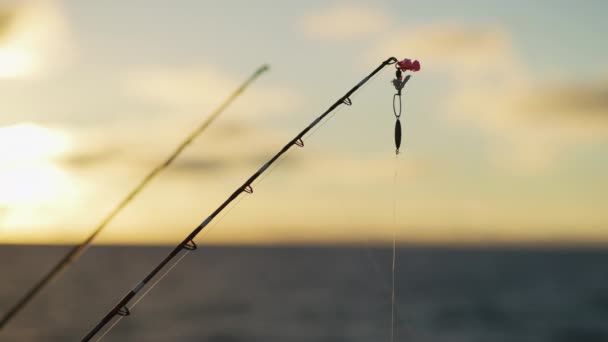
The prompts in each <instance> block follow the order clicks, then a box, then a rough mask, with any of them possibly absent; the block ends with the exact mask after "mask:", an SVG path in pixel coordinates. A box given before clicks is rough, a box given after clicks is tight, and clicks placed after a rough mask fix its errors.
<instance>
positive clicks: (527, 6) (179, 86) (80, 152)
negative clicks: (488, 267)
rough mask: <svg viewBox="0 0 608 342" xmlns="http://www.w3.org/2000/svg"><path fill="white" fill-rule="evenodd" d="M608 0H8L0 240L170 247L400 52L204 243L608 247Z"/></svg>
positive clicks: (1, 36)
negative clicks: (196, 134)
mask: <svg viewBox="0 0 608 342" xmlns="http://www.w3.org/2000/svg"><path fill="white" fill-rule="evenodd" d="M607 10H608V4H606V3H605V2H603V1H587V2H584V3H581V4H574V3H572V2H567V1H536V2H533V3H530V2H527V1H509V2H504V1H460V2H452V1H439V0H437V1H425V2H413V1H367V2H366V1H353V2H346V1H336V2H331V1H298V2H296V1H281V2H278V1H257V2H255V4H253V3H251V2H248V1H223V2H221V3H220V2H210V1H194V0H192V1H171V2H168V1H156V0H146V1H143V0H141V1H129V2H124V1H98V2H93V1H75V0H74V1H50V0H49V1H43V0H41V1H7V0H0V243H75V242H79V241H81V240H82V239H83V238H85V237H86V236H87V235H88V234H89V233H90V231H91V229H92V228H93V227H94V226H95V225H96V224H97V223H98V222H99V221H101V219H102V218H103V217H104V215H105V214H107V213H108V212H109V211H110V210H111V208H112V207H113V206H114V205H115V204H116V203H117V202H118V201H119V200H120V199H121V198H122V197H123V196H124V195H126V194H127V193H128V192H129V190H130V189H131V188H132V187H133V186H134V185H136V184H137V183H138V182H139V180H140V179H141V178H142V177H143V176H144V175H145V174H146V173H147V172H148V171H149V170H150V169H151V168H152V167H154V166H155V164H156V163H158V162H160V161H162V160H164V159H165V158H166V156H167V155H168V154H169V153H170V152H171V151H172V149H173V148H174V147H175V146H176V145H177V144H178V143H179V142H180V141H181V139H183V137H184V136H185V135H186V134H188V133H189V132H190V131H191V130H192V129H193V128H194V127H196V126H197V125H198V123H200V122H202V121H203V120H204V119H205V117H206V116H207V115H209V114H210V113H211V112H212V110H213V109H214V108H215V107H217V106H218V105H219V104H220V103H221V102H222V100H223V99H224V98H225V97H226V96H228V95H229V94H230V92H231V91H232V90H233V89H235V88H236V87H237V86H238V85H239V84H240V83H241V82H242V81H243V80H244V79H245V78H246V77H248V76H249V75H250V74H251V73H252V72H253V71H254V70H255V69H256V68H257V67H259V66H260V65H262V64H264V63H268V64H270V65H271V70H270V72H269V73H267V74H265V75H263V76H262V77H261V78H260V79H259V80H258V81H256V83H255V84H254V85H253V86H252V87H251V88H250V90H248V91H247V92H246V93H245V94H244V95H243V96H242V97H240V98H239V99H238V100H237V101H236V102H235V103H234V105H233V106H231V107H230V108H229V109H228V110H227V111H226V112H225V113H224V114H223V115H222V117H221V118H220V119H219V120H218V121H217V122H216V123H214V124H213V125H212V126H211V127H210V128H209V129H208V130H207V131H206V132H205V133H204V134H203V135H202V136H201V137H200V138H199V139H197V140H196V142H195V143H194V144H193V145H192V146H191V147H189V148H188V149H187V150H186V152H185V153H184V154H183V155H182V156H181V157H180V158H179V159H178V160H177V161H176V163H175V165H173V166H172V167H171V168H170V169H169V170H167V171H165V172H164V173H163V174H162V175H161V176H160V177H159V178H158V179H156V180H155V181H154V182H153V183H152V184H150V186H149V187H148V188H147V189H146V190H145V191H144V192H143V193H142V194H141V195H140V196H139V198H138V199H137V200H136V201H135V202H134V203H133V204H132V205H131V206H130V207H128V208H127V209H126V210H125V211H124V212H123V213H121V215H120V216H119V217H117V218H116V219H115V220H114V222H113V223H112V224H111V225H110V226H108V227H107V228H106V229H105V230H104V231H103V233H102V234H100V235H99V237H98V238H97V239H96V242H97V243H155V244H156V243H169V244H171V243H174V242H175V243H177V242H178V241H180V240H181V239H182V238H183V236H185V235H186V234H188V233H189V232H190V231H191V230H192V229H193V228H194V227H196V226H197V225H198V224H199V223H200V222H201V221H203V220H204V219H205V218H206V217H207V216H208V215H209V214H210V213H211V212H212V211H213V210H214V209H215V208H216V207H217V206H218V205H219V204H221V203H222V202H223V201H224V200H225V199H226V198H227V197H228V196H229V195H230V194H231V193H232V192H233V191H234V190H235V189H236V188H237V187H238V186H240V185H241V184H242V183H243V182H244V181H245V180H246V179H247V178H248V177H249V175H251V174H252V173H253V172H254V171H256V170H257V169H258V168H259V167H260V166H261V165H263V164H264V162H265V161H266V160H267V159H269V158H270V157H271V156H272V155H274V153H276V151H278V150H279V149H280V148H281V147H282V146H283V145H284V144H285V143H286V142H288V141H289V140H290V139H291V138H292V137H294V136H295V135H296V134H297V133H298V132H300V131H301V130H302V129H303V128H304V127H306V126H307V125H308V124H309V123H310V122H311V121H312V120H314V118H316V117H317V116H318V115H319V114H320V113H321V112H323V111H324V110H325V109H326V108H327V107H329V106H330V105H331V104H332V103H333V102H334V101H336V100H337V99H338V98H340V97H341V96H342V95H343V94H344V93H345V92H346V91H347V90H349V89H350V88H351V87H353V86H354V85H355V84H357V83H358V82H359V81H360V80H361V79H362V78H363V77H364V76H365V75H367V74H368V73H369V72H371V70H373V69H374V68H375V67H376V66H378V65H379V64H380V63H381V62H382V61H383V60H385V59H386V58H388V57H391V56H395V57H397V58H399V59H402V58H413V59H418V60H420V62H421V65H422V70H421V71H420V72H418V73H416V74H414V75H413V76H412V79H411V80H410V82H409V83H408V84H407V86H406V88H405V91H404V103H403V106H404V115H403V118H402V124H403V125H404V140H403V144H402V153H401V154H400V155H399V156H398V157H395V153H394V144H393V127H394V121H395V119H394V116H393V113H392V96H393V93H394V88H392V85H391V83H390V81H391V79H392V78H393V77H394V69H392V68H386V69H385V70H384V72H383V73H381V74H380V75H378V76H377V77H376V78H374V79H373V80H371V81H370V82H369V83H368V84H367V85H366V86H365V87H363V88H362V89H361V90H360V91H359V92H358V93H356V94H355V95H354V96H353V97H352V100H353V106H350V107H347V108H341V109H340V110H339V111H337V112H336V114H335V115H333V116H332V117H331V119H330V120H328V121H326V122H324V123H323V124H322V127H321V128H320V129H319V130H317V131H315V132H314V134H313V135H310V136H307V137H306V139H305V140H306V141H305V142H306V146H305V148H304V149H294V150H291V151H290V152H289V153H288V154H287V155H286V156H285V157H284V158H282V159H281V160H280V162H279V163H278V165H277V166H276V168H273V169H272V170H271V172H269V173H268V176H267V177H263V178H262V180H261V181H260V182H258V183H256V184H254V190H255V192H254V194H252V195H247V196H243V197H242V200H240V201H239V202H238V204H237V205H236V206H234V207H233V208H232V207H231V208H230V210H229V211H228V214H226V215H225V216H222V218H221V219H220V220H218V221H217V222H213V223H212V224H211V225H210V227H209V228H210V229H206V231H207V232H206V233H205V236H204V237H201V238H200V240H201V241H203V242H204V243H230V244H282V243H289V244H298V243H328V244H334V243H346V244H352V243H367V244H369V243H386V242H388V241H390V240H391V239H392V236H393V233H394V234H395V235H396V237H397V239H398V240H399V241H400V242H402V243H411V244H417V243H432V244H482V245H494V244H511V243H515V244H519V243H525V244H606V243H608V230H607V229H606V228H608V198H607V196H606V195H605V194H606V193H608V178H607V177H606V174H608V154H607V153H606V150H607V149H608V63H607V62H606V60H608V59H607V58H606V56H607V53H608V45H606V44H605V43H604V35H605V32H608V23H606V21H605V20H604V17H603V16H604V14H605V13H606V11H607Z"/></svg>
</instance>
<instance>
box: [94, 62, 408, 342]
mask: <svg viewBox="0 0 608 342" xmlns="http://www.w3.org/2000/svg"><path fill="white" fill-rule="evenodd" d="M397 62H398V60H397V59H396V58H394V57H391V58H389V59H387V60H385V61H384V62H382V63H381V64H380V65H379V66H378V67H376V69H374V70H373V71H372V72H371V73H370V74H369V75H368V76H367V77H365V78H364V79H363V80H361V81H360V82H359V83H358V84H356V85H355V86H354V87H353V88H352V89H351V90H349V91H348V92H346V94H344V95H343V96H342V97H340V98H339V99H338V100H337V101H336V102H335V103H334V104H332V105H331V106H330V107H329V108H328V109H327V110H326V111H325V112H323V113H322V114H321V115H320V116H319V117H317V118H316V119H315V120H313V121H312V123H310V124H309V125H308V126H307V127H306V128H304V129H303V130H302V131H301V132H300V133H299V134H297V135H296V136H295V137H294V138H293V139H292V140H290V141H289V142H288V143H287V144H286V145H285V146H283V148H282V149H281V150H279V151H278V152H277V153H276V154H275V155H274V156H273V157H272V158H270V159H269V160H268V161H267V162H266V163H265V164H264V165H262V167H261V168H260V169H259V170H258V171H257V172H255V173H254V174H253V175H251V176H250V177H249V178H248V179H247V180H246V181H245V182H244V183H243V184H242V185H241V186H240V187H238V188H237V189H236V190H235V191H234V192H233V193H232V194H231V195H230V196H229V197H228V198H227V199H226V200H225V201H224V202H223V203H222V204H221V205H220V206H219V207H218V208H217V209H215V210H214V211H213V212H212V213H211V214H210V215H209V216H208V217H207V218H206V219H205V220H204V221H203V222H201V223H200V224H199V225H198V226H197V227H196V228H194V230H193V231H192V232H191V233H190V234H188V235H187V236H186V237H185V238H184V239H183V240H182V241H181V242H180V243H179V244H177V246H176V247H175V248H174V249H173V250H172V251H171V252H170V253H169V254H168V255H167V256H166V257H165V258H164V259H163V260H162V261H161V262H160V263H159V264H158V265H156V266H155V267H154V268H153V269H152V271H150V272H149V273H148V275H147V276H146V277H144V278H143V279H142V281H141V282H140V283H138V284H137V285H136V286H135V287H134V288H133V289H132V290H130V291H129V292H128V293H127V294H126V295H125V296H124V297H123V298H122V299H121V300H120V301H119V302H118V303H117V304H116V305H115V306H114V307H113V308H112V309H111V310H110V311H109V312H108V313H107V314H106V315H105V316H104V317H103V318H102V319H101V320H100V321H99V322H98V323H97V325H95V326H94V327H93V328H92V329H91V330H90V331H89V332H88V333H87V335H85V337H84V338H83V339H82V341H89V340H91V339H92V338H93V337H94V336H95V335H96V334H97V333H98V332H99V331H101V330H102V329H103V328H104V326H106V325H107V324H108V323H110V322H111V321H112V320H113V318H114V317H115V316H116V315H119V316H128V315H129V314H130V312H129V310H128V305H129V302H130V301H131V300H133V299H134V298H135V297H136V296H137V294H138V292H140V291H141V290H142V289H143V288H145V287H146V286H148V283H149V282H150V281H151V280H152V279H154V278H155V277H156V276H157V275H158V274H159V273H160V272H161V271H162V270H163V269H164V268H165V266H167V265H169V263H170V262H171V260H172V259H174V258H175V257H176V256H178V254H179V253H180V252H181V251H182V250H184V249H185V250H188V251H193V250H196V249H197V248H198V247H197V245H196V243H195V242H194V239H195V238H196V237H197V235H198V234H199V233H201V231H202V230H203V229H205V228H206V227H207V226H208V225H209V224H210V223H211V222H212V221H213V220H214V219H215V218H216V217H218V215H220V214H221V213H222V212H224V210H225V209H227V207H229V206H230V204H232V203H233V202H234V201H235V200H236V199H237V198H239V197H242V196H241V195H242V194H243V193H246V194H253V187H252V184H253V183H256V184H258V183H259V181H261V180H262V179H263V178H261V177H260V176H262V175H263V174H264V173H265V172H266V171H268V169H274V168H271V166H273V164H274V166H275V167H276V165H277V164H278V163H277V164H275V162H277V161H280V159H281V157H282V156H283V154H285V153H286V152H287V151H289V150H290V148H292V147H293V146H294V145H296V146H298V147H304V141H303V139H304V138H305V137H307V135H308V133H309V132H310V131H311V130H312V129H313V128H315V126H317V125H318V124H322V123H323V121H324V119H326V118H327V117H328V115H329V114H331V113H332V112H333V111H334V110H336V109H339V107H341V106H342V105H348V106H350V105H352V100H351V98H350V96H351V95H353V94H354V93H355V92H356V91H357V90H358V89H359V88H361V87H362V86H363V85H365V84H366V83H367V82H368V81H369V80H370V79H372V78H373V77H374V76H375V75H376V74H377V73H378V72H380V71H381V70H382V69H383V68H384V67H386V66H388V65H393V64H396V63H397ZM399 63H402V62H399ZM311 133H312V132H311ZM256 181H257V182H256ZM236 203H238V201H237V202H236ZM236 203H235V205H236ZM233 207H234V206H233ZM228 209H230V208H228ZM224 216H225V214H224ZM216 222H217V220H216Z"/></svg>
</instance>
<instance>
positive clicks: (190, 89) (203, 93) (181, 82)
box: [125, 65, 300, 120]
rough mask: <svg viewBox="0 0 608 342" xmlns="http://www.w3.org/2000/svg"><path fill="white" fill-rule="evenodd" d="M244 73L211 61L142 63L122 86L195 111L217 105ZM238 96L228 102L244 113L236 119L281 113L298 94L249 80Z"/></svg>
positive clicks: (138, 94) (297, 99)
mask: <svg viewBox="0 0 608 342" xmlns="http://www.w3.org/2000/svg"><path fill="white" fill-rule="evenodd" d="M244 76H245V75H234V74H232V73H229V72H227V71H225V70H222V69H219V68H217V67H214V66H211V65H194V66H186V67H176V66H158V67H144V68H140V69H139V70H135V71H133V72H131V73H130V74H129V75H128V76H127V78H126V80H125V89H126V92H127V93H128V94H129V95H131V96H133V97H136V98H138V99H140V100H143V101H146V102H147V103H151V104H154V105H158V106H162V107H163V108H166V109H168V110H171V111H177V112H180V113H193V112H194V113H199V112H200V111H201V110H202V111H205V110H207V111H208V110H211V109H213V108H215V107H217V106H218V105H219V104H220V101H222V99H224V98H226V97H227V96H228V95H230V94H231V93H232V92H233V91H234V90H235V89H236V87H237V86H238V85H239V84H241V82H242V81H243V80H244ZM262 77H263V76H262ZM258 82H260V81H258ZM242 97H243V98H245V97H246V98H247V99H248V101H244V100H243V99H239V100H238V101H235V103H234V105H233V106H231V108H233V109H234V110H236V111H239V112H240V113H241V114H243V115H245V117H243V116H242V115H241V116H240V117H239V120H242V119H243V118H244V119H247V118H249V119H252V118H259V117H260V116H264V115H272V114H277V113H284V112H285V111H288V110H293V109H294V107H295V106H297V105H298V103H299V102H300V97H299V95H298V94H297V93H296V92H295V91H294V90H292V89H290V88H289V87H287V86H284V85H269V84H264V85H262V84H260V83H257V84H253V85H252V86H251V88H249V89H248V90H247V92H246V93H244V94H243V95H242Z"/></svg>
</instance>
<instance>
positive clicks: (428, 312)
mask: <svg viewBox="0 0 608 342" xmlns="http://www.w3.org/2000/svg"><path fill="white" fill-rule="evenodd" d="M170 249H171V247H169V246H167V247H93V248H91V250H89V252H88V253H86V254H85V255H84V256H83V257H82V258H81V259H80V260H79V261H78V262H77V263H76V264H75V265H74V267H72V268H71V269H69V270H68V271H67V272H65V273H64V275H63V276H62V277H61V278H60V279H58V280H57V281H55V282H54V283H53V284H52V285H51V286H50V287H48V288H47V289H46V290H45V291H44V292H43V293H42V295H40V296H39V297H38V298H37V299H35V300H34V301H33V302H32V303H31V304H30V305H29V306H28V307H27V308H26V309H25V310H24V311H23V312H22V314H21V315H20V316H19V317H18V318H16V319H15V320H14V321H12V322H11V324H10V325H9V326H7V327H6V328H5V329H4V331H2V332H0V341H76V340H79V339H80V338H81V337H82V336H84V335H85V334H86V332H87V331H88V329H90V328H91V327H92V326H93V325H94V324H95V323H96V322H97V321H98V320H99V319H100V318H101V317H102V316H103V315H104V314H105V312H106V311H107V310H108V309H110V308H111V307H112V306H113V305H114V304H115V303H116V302H117V301H118V300H119V299H120V298H121V297H122V296H123V295H124V294H125V293H126V292H127V291H128V290H130V289H131V288H132V287H133V285H135V284H136V283H137V282H138V281H139V280H140V279H141V278H142V277H143V276H144V275H145V274H146V273H147V272H148V271H149V270H150V269H151V268H152V267H153V266H154V264H156V263H157V262H158V261H159V260H160V259H162V257H163V256H164V255H165V254H166V253H168V251H169V250H170ZM66 250H67V249H66V247H31V246H0V260H1V263H0V274H1V278H0V279H1V281H0V311H2V312H4V311H5V310H6V309H7V308H8V307H9V306H10V305H11V304H12V303H13V301H14V300H15V299H16V297H17V296H19V295H21V294H22V293H23V291H24V290H25V289H26V286H28V285H30V284H31V283H32V282H33V281H34V280H35V279H37V277H39V275H40V274H41V272H43V271H44V270H47V269H48V268H49V267H50V266H51V265H52V264H53V262H54V261H55V260H57V259H59V258H60V256H61V255H62V253H64V252H65V251H66ZM397 268H398V270H397V285H398V286H397V303H396V308H397V311H396V313H397V314H396V323H395V325H396V327H395V331H396V338H395V340H396V341H450V342H458V341H467V342H470V341H551V342H570V341H573V342H574V341H581V342H596V341H608V250H598V249H595V250H583V249H580V250H577V249H554V250H551V249H540V250H534V249H531V248H528V249H516V248H513V249H504V248H503V249H490V248H488V249H455V248H452V249H450V248H421V247H417V248H411V247H410V248H405V247H404V248H400V249H399V251H398V261H397ZM390 284H391V251H390V250H389V249H370V248H366V247H362V248H333V247H332V248H330V247H323V248H321V247H318V248H313V247H310V248H308V247H306V248H304V247H297V248H262V247H259V248H242V247H241V248H238V247H213V248H211V247H201V248H200V249H199V250H197V251H196V252H194V253H191V254H190V255H188V256H187V257H186V258H185V259H184V260H183V261H182V262H181V263H180V264H179V265H178V266H177V267H176V268H175V269H174V270H173V271H172V272H171V273H170V274H169V275H168V276H167V277H166V278H165V279H164V280H163V281H162V282H160V283H159V285H158V286H157V287H156V288H155V289H154V290H153V291H151V292H150V294H149V295H148V296H147V297H145V299H144V300H142V301H141V302H140V303H139V304H138V305H137V306H136V307H135V308H134V309H133V311H132V315H131V316H129V317H127V318H125V319H123V320H122V321H121V322H120V323H119V324H118V325H116V327H115V328H114V329H113V330H112V331H111V332H109V333H108V334H107V335H106V337H105V339H104V341H210V342H240V341H268V342H273V341H277V342H278V341H281V342H284V341H294V342H295V341H325V342H341V341H368V342H369V341H374V342H375V341H389V336H390V335H389V334H390V319H391V316H390V310H391V302H390Z"/></svg>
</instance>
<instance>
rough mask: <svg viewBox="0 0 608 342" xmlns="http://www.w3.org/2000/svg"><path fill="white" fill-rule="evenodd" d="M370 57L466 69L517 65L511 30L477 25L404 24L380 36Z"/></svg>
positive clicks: (457, 70)
mask: <svg viewBox="0 0 608 342" xmlns="http://www.w3.org/2000/svg"><path fill="white" fill-rule="evenodd" d="M373 51H374V52H373V55H371V56H369V59H370V60H373V61H376V60H377V59H378V54H380V55H381V56H389V55H390V56H397V57H398V58H404V57H405V58H414V59H419V60H420V61H421V62H422V67H423V69H424V70H426V71H428V70H433V71H442V72H449V73H451V74H458V75H460V76H461V77H466V73H469V72H480V71H488V70H494V69H497V68H501V69H504V68H509V67H510V66H511V65H516V63H517V58H516V56H515V55H514V54H513V44H512V41H511V38H510V36H509V34H508V33H507V32H506V31H505V30H504V29H502V28H500V27H474V26H467V25H464V24H458V23H435V24H425V25H421V26H408V27H401V28H397V29H395V30H394V32H393V33H391V34H390V35H386V36H383V37H381V38H380V43H379V44H378V48H376V49H373Z"/></svg>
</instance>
